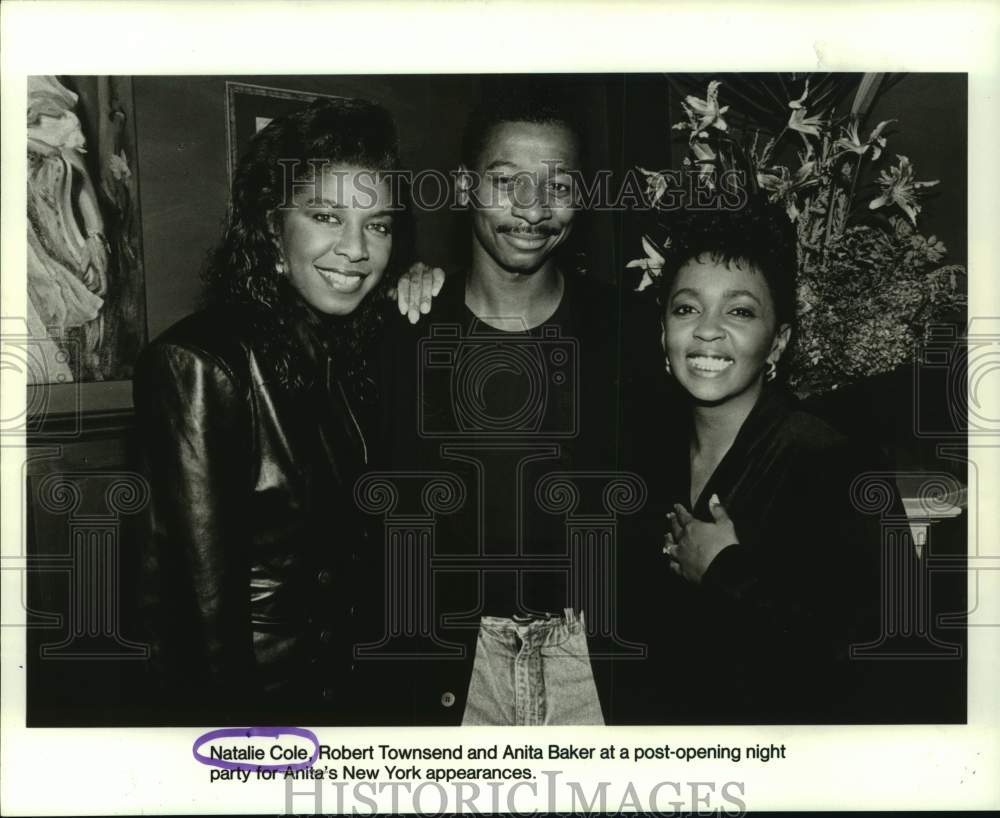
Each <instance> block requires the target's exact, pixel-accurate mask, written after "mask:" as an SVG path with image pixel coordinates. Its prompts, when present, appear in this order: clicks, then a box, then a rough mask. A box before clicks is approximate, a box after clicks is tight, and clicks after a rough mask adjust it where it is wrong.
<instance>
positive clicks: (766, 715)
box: [621, 386, 915, 723]
mask: <svg viewBox="0 0 1000 818" xmlns="http://www.w3.org/2000/svg"><path fill="white" fill-rule="evenodd" d="M678 432H679V433H678V434H677V435H676V439H675V442H674V446H675V448H674V451H673V454H672V455H671V456H670V458H669V460H668V461H667V463H665V464H664V471H665V473H666V474H667V478H668V480H667V485H666V487H665V494H664V495H663V496H662V497H661V498H660V502H661V513H662V514H664V515H665V513H666V511H667V510H668V509H669V506H670V504H671V503H675V502H676V503H680V504H682V505H684V506H685V507H687V508H690V498H689V488H690V473H689V456H688V441H689V440H690V436H689V435H688V434H685V433H684V429H683V427H682V428H681V429H679V430H678ZM876 467H877V464H876V463H875V462H874V455H873V453H872V452H870V451H863V450H860V449H858V448H857V447H856V446H854V445H853V444H852V442H851V441H850V440H848V439H847V438H845V437H844V436H842V435H841V434H839V433H838V432H836V431H835V430H834V429H832V428H831V427H830V426H828V425H827V424H826V423H824V422H823V421H821V420H820V419H819V418H817V417H815V416H813V415H810V414H808V413H806V412H803V411H801V410H800V409H799V408H798V407H797V404H796V401H795V400H794V398H792V397H791V396H790V395H787V394H785V393H784V392H783V391H782V390H781V389H779V388H777V387H773V386H769V387H765V390H764V392H763V393H762V396H761V398H760V400H759V401H758V402H757V404H756V406H755V407H754V409H753V410H752V411H751V413H750V415H749V416H748V417H747V419H746V421H745V422H744V424H743V426H742V428H741V429H740V431H739V434H738V435H737V437H736V440H735V442H734V443H733V445H732V447H731V448H730V450H729V452H728V453H727V454H726V455H725V457H724V458H723V460H722V462H721V463H720V464H719V466H718V467H717V468H716V470H715V473H714V474H713V475H712V477H711V478H710V479H709V481H708V483H707V484H706V486H705V488H704V490H703V491H702V493H701V496H699V497H698V498H697V502H696V503H695V504H694V507H693V509H691V510H692V513H693V514H694V516H695V517H697V518H699V519H702V520H704V521H706V522H710V521H711V520H712V516H711V513H710V511H709V508H708V501H709V498H710V497H711V496H712V495H713V494H717V495H718V496H719V499H720V500H721V502H722V504H723V505H724V507H725V508H726V510H727V511H728V513H729V515H730V517H731V519H732V520H733V522H734V524H735V528H736V533H737V537H738V539H739V544H738V545H732V546H730V547H728V548H726V549H724V550H723V551H722V552H721V553H720V554H719V555H718V556H717V557H716V558H715V560H714V561H713V562H712V563H711V565H710V566H709V568H708V570H707V571H706V573H705V575H704V576H703V578H702V581H701V583H700V585H693V584H691V583H688V582H686V581H684V580H682V579H680V578H679V577H677V576H676V575H674V574H673V573H672V572H671V571H669V568H668V558H667V557H666V556H664V555H663V554H662V553H661V546H662V544H663V540H662V536H663V533H664V532H665V531H666V524H665V522H661V523H660V526H659V530H658V531H656V532H655V533H652V534H651V535H650V536H649V537H648V538H647V542H646V546H645V548H644V549H642V550H641V551H639V550H634V551H633V552H632V553H633V554H635V555H636V558H637V562H636V563H635V564H633V565H632V567H631V573H630V577H631V581H632V582H633V587H635V588H636V589H637V590H638V589H639V588H644V589H645V590H643V591H642V592H641V594H642V596H643V597H644V598H645V599H646V600H647V602H648V601H650V600H654V599H659V600H662V604H661V605H656V604H648V605H647V606H646V607H645V610H644V611H637V612H636V616H637V617H643V616H645V617H646V618H645V623H646V625H647V626H648V630H647V631H646V633H647V635H648V638H649V641H650V644H651V659H652V661H651V664H652V666H653V667H652V670H653V672H647V673H646V678H645V680H644V682H643V683H645V684H648V694H649V701H655V702H657V703H658V710H659V719H658V720H661V721H664V722H667V723H685V722H692V723H810V722H834V723H838V722H841V723H847V722H865V721H880V720H892V719H891V715H890V716H889V718H888V719H887V718H886V714H887V713H891V712H893V707H892V698H893V695H894V694H893V692H892V690H891V686H892V682H891V680H890V679H889V675H890V668H891V666H892V665H893V663H892V662H885V661H882V662H879V661H870V660H869V661H864V660H857V659H853V660H852V659H851V658H850V654H849V651H850V647H851V645H862V644H864V643H867V642H871V641H874V640H877V639H878V637H879V635H880V599H881V597H880V594H881V591H882V547H883V544H882V532H881V528H880V521H879V517H878V516H877V515H872V514H866V513H865V512H864V511H863V510H862V509H861V505H862V504H861V503H859V502H858V498H857V495H856V494H855V495H854V496H852V490H851V487H852V484H853V483H854V481H855V480H856V479H857V478H859V477H861V476H862V475H863V474H864V473H865V472H866V471H868V470H870V469H872V468H876ZM886 490H887V491H889V492H891V493H892V494H893V495H894V496H895V489H894V487H893V486H891V485H889V486H887V487H886ZM895 500H896V502H897V503H898V497H896V498H895ZM913 556H914V558H915V555H913ZM651 611H655V612H656V613H657V614H658V616H659V619H658V625H657V620H656V619H650V618H649V616H650V612H651ZM897 664H898V663H897ZM887 708H889V709H888V710H887ZM621 720H622V721H642V720H644V719H643V718H642V716H641V714H637V713H635V712H632V713H623V714H622V716H621Z"/></svg>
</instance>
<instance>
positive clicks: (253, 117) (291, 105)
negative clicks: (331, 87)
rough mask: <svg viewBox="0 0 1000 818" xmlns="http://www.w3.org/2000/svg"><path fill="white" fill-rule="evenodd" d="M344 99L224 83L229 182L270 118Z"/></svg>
mask: <svg viewBox="0 0 1000 818" xmlns="http://www.w3.org/2000/svg"><path fill="white" fill-rule="evenodd" d="M320 98H325V99H344V97H341V96H335V95H332V94H316V93H311V92H308V91H294V90H291V89H288V88H273V87H270V86H266V85H253V84H251V83H245V82H231V81H227V82H226V142H227V145H228V148H229V153H228V171H229V178H230V179H232V177H233V173H234V172H235V170H236V166H237V165H238V164H239V160H240V157H241V156H242V155H243V152H244V151H245V150H246V148H247V145H248V144H249V142H250V140H251V139H252V138H253V136H254V134H256V133H257V132H258V131H259V130H260V129H261V128H263V127H265V126H266V125H267V124H268V123H269V122H270V121H271V120H272V119H275V118H277V117H279V116H287V115H288V114H292V113H294V112H295V111H297V110H299V109H300V108H302V107H304V106H305V105H308V104H309V103H310V102H313V101H314V100H316V99H320Z"/></svg>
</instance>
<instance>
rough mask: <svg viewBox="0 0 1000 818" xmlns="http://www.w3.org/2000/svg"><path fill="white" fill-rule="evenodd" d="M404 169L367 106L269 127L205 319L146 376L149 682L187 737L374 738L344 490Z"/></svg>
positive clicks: (250, 160)
mask: <svg viewBox="0 0 1000 818" xmlns="http://www.w3.org/2000/svg"><path fill="white" fill-rule="evenodd" d="M397 167H398V150H397V141H396V132H395V127H394V125H393V122H392V120H391V118H390V117H389V115H388V114H387V113H386V111H385V110H383V109H382V108H380V107H378V106H377V105H374V104H372V103H368V102H363V101H360V100H343V99H338V100H330V101H322V102H317V103H314V104H313V105H311V106H310V107H309V108H308V109H306V110H304V111H302V112H300V113H297V114H294V115H292V116H289V117H287V118H284V119H277V120H274V121H273V122H271V123H270V125H268V126H267V127H266V128H264V129H263V130H262V131H261V132H260V133H259V134H257V135H256V137H255V138H254V141H253V143H252V145H251V147H250V150H249V151H248V152H247V154H246V155H245V157H244V158H243V160H242V161H241V163H240V166H239V168H238V169H237V172H236V174H235V178H234V183H233V195H232V208H231V212H230V216H229V222H228V225H227V228H226V232H225V234H224V236H223V239H222V242H221V243H220V245H219V247H218V249H217V250H216V251H215V253H214V255H213V256H212V259H211V263H210V267H209V273H208V278H209V282H210V284H211V285H212V296H213V299H212V300H213V304H212V306H211V307H209V308H208V309H207V310H205V311H203V312H201V313H198V314H195V315H193V316H190V317H189V318H187V319H185V320H183V321H181V322H180V323H179V324H177V325H175V326H174V327H172V328H171V329H169V330H168V331H167V332H166V333H164V334H163V335H162V336H160V338H158V339H157V340H156V341H155V342H154V343H152V344H151V345H150V346H149V347H148V348H147V349H146V350H145V352H144V353H143V355H142V357H141V360H140V362H139V366H138V367H137V371H136V377H135V405H136V413H137V418H138V423H139V430H140V435H139V439H140V441H141V445H142V448H143V456H144V462H145V467H146V472H147V475H148V478H149V481H150V485H151V489H152V517H151V522H152V525H151V529H152V530H151V533H150V537H149V540H148V543H147V547H146V549H145V554H144V568H145V571H144V577H143V588H142V591H143V599H144V603H145V610H146V613H147V619H148V623H149V628H148V630H149V633H148V639H149V641H150V643H151V644H152V646H153V660H154V661H153V662H152V663H151V664H152V667H153V668H154V669H155V672H156V675H157V681H158V682H160V683H161V684H160V687H159V690H160V691H161V694H162V695H163V696H164V697H166V698H167V699H168V700H169V702H170V703H171V704H172V705H173V707H171V708H170V710H169V712H171V714H172V715H173V716H175V717H176V718H177V719H179V720H181V721H189V722H192V721H193V722H195V723H198V722H202V723H206V722H207V723H211V724H220V723H222V724H224V723H245V722H252V723H253V724H265V723H268V722H269V721H275V722H277V723H299V722H302V723H344V722H349V721H351V720H360V721H362V722H364V723H374V720H377V719H378V711H377V710H376V708H374V706H373V707H372V708H367V707H366V706H365V703H366V702H367V701H370V700H372V699H371V698H370V697H374V700H376V701H377V698H378V697H377V695H376V693H375V690H376V688H377V685H375V684H374V683H373V682H372V681H371V680H365V681H361V679H360V674H359V673H358V671H357V668H356V667H355V665H354V663H353V661H352V651H351V649H352V647H353V645H354V644H355V643H356V642H358V641H363V639H362V638H361V636H360V635H359V633H358V631H357V627H359V626H358V625H356V624H355V623H359V622H365V621H366V619H365V618H364V617H363V616H362V615H361V614H362V612H363V611H364V606H365V605H366V604H368V602H369V600H370V599H371V598H373V597H375V596H377V595H375V594H372V593H369V590H370V588H371V585H370V584H369V583H368V582H367V581H366V580H365V576H366V565H365V557H366V553H365V552H366V549H365V547H364V545H365V543H366V541H367V537H368V531H367V527H366V521H365V520H364V519H362V518H361V515H360V514H359V512H358V510H357V508H356V506H355V504H354V503H353V500H352V489H353V485H354V482H355V480H356V479H357V477H358V476H359V475H360V473H361V472H362V470H363V469H364V468H365V467H366V464H367V463H368V461H369V456H370V451H369V450H370V446H371V443H372V440H373V435H372V434H371V430H370V425H371V419H372V417H373V414H374V408H375V407H374V401H375V397H376V396H375V394H374V388H373V386H372V380H371V378H369V376H368V374H367V360H368V353H369V352H370V350H371V347H372V344H373V342H374V340H375V339H376V337H377V336H378V333H379V328H380V325H381V323H382V313H383V309H384V308H383V303H382V302H383V298H382V296H383V295H384V292H385V290H386V289H387V288H388V287H389V286H390V285H391V283H393V282H394V280H395V279H396V275H395V270H396V260H397V259H398V258H399V256H400V251H401V250H403V249H405V248H403V247H401V246H400V242H399V241H398V239H399V236H400V233H401V228H403V227H405V223H406V220H405V215H406V214H405V209H403V208H402V202H401V201H399V199H398V197H394V196H393V195H392V192H391V191H390V187H389V184H388V181H387V175H388V174H389V173H390V172H391V171H393V170H395V169H396V168H397Z"/></svg>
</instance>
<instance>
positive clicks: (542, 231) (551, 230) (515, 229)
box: [497, 224, 562, 236]
mask: <svg viewBox="0 0 1000 818" xmlns="http://www.w3.org/2000/svg"><path fill="white" fill-rule="evenodd" d="M560 232H562V231H561V230H560V229H559V228H558V227H555V226H553V225H550V224H539V225H534V226H528V227H522V226H520V225H514V224H501V225H500V226H499V227H497V233H510V234H512V235H515V236H557V235H559V233H560Z"/></svg>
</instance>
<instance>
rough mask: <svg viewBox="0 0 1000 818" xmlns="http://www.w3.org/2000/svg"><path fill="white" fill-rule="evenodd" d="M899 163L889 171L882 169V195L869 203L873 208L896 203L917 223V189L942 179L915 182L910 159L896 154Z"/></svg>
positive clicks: (879, 179)
mask: <svg viewBox="0 0 1000 818" xmlns="http://www.w3.org/2000/svg"><path fill="white" fill-rule="evenodd" d="M896 158H897V159H898V160H899V165H897V166H896V167H892V168H889V170H888V172H886V171H884V170H883V171H882V172H881V173H880V174H879V178H878V181H879V184H880V185H881V186H882V195H881V196H878V197H876V198H875V199H872V201H871V202H869V203H868V207H869V209H871V210H877V209H878V208H880V207H882V206H884V205H887V204H896V205H899V207H900V208H901V209H902V210H903V212H904V213H906V215H907V216H908V217H909V219H910V221H911V222H912V223H913V224H914V225H916V223H917V214H918V213H919V212H920V204H919V203H918V202H917V191H919V190H922V189H924V188H927V187H933V186H934V185H936V184H939V183H940V181H941V180H940V179H935V180H934V181H932V182H914V181H913V166H912V165H911V164H910V160H909V159H908V158H907V157H905V156H901V155H899V154H897V155H896Z"/></svg>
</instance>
